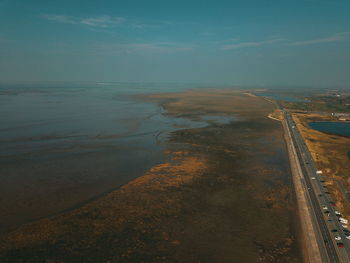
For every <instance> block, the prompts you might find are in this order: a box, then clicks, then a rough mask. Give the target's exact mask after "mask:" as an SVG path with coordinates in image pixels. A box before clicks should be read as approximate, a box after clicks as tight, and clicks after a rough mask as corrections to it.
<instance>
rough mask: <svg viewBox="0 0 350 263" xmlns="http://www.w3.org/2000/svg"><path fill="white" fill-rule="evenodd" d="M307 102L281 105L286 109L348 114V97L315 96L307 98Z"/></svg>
mask: <svg viewBox="0 0 350 263" xmlns="http://www.w3.org/2000/svg"><path fill="white" fill-rule="evenodd" d="M308 100H309V101H308V102H287V101H281V102H280V103H281V105H282V106H283V107H285V108H288V109H293V110H301V111H319V112H343V113H344V112H349V113H350V98H349V97H334V96H315V97H309V98H308Z"/></svg>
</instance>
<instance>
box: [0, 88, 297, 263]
mask: <svg viewBox="0 0 350 263" xmlns="http://www.w3.org/2000/svg"><path fill="white" fill-rule="evenodd" d="M134 99H135V100H137V101H143V102H148V103H154V104H156V105H159V106H160V107H161V108H162V115H163V116H165V117H166V118H169V119H171V118H174V119H185V120H188V121H193V122H197V123H200V124H201V125H198V127H188V126H187V127H186V125H179V126H178V128H177V129H175V130H174V131H172V132H169V133H163V134H162V133H161V132H160V133H157V135H156V137H162V136H163V137H162V139H163V140H162V145H163V147H164V150H163V154H164V155H165V156H166V158H163V159H162V161H161V162H159V163H157V164H155V165H153V166H152V167H151V168H149V169H148V170H147V171H146V172H145V173H143V174H139V176H138V177H137V178H136V179H134V180H131V181H130V182H129V183H127V184H125V185H123V186H122V187H120V188H118V189H115V190H113V191H111V192H109V193H108V194H105V195H103V196H101V197H100V198H98V199H97V200H94V201H91V202H89V203H87V204H85V205H83V206H81V207H78V208H76V209H73V210H70V211H67V212H65V213H61V214H59V215H56V216H51V217H47V218H43V219H41V220H37V221H34V222H32V223H28V224H25V225H22V226H20V227H18V228H17V229H16V230H14V231H11V232H8V233H6V234H3V235H2V236H1V237H0V261H1V262H240V263H244V262H301V261H302V259H301V258H300V253H299V248H298V242H297V240H296V230H295V229H296V227H295V222H294V220H295V219H294V210H295V204H294V202H293V190H292V185H291V177H290V171H289V162H288V157H287V153H286V149H285V144H284V141H283V133H282V132H283V131H282V127H281V125H280V123H279V122H277V121H274V120H271V119H269V118H267V116H268V114H269V113H271V112H272V111H273V110H274V108H273V105H272V104H271V103H269V102H268V101H266V100H264V99H263V98H258V97H252V96H247V95H246V94H244V92H242V91H237V90H230V89H222V90H220V89H207V90H192V91H183V92H174V93H157V94H147V95H142V96H141V95H136V96H135V97H134ZM202 123H206V125H202ZM129 157H130V160H129V161H130V162H131V163H132V160H133V158H137V157H135V156H129Z"/></svg>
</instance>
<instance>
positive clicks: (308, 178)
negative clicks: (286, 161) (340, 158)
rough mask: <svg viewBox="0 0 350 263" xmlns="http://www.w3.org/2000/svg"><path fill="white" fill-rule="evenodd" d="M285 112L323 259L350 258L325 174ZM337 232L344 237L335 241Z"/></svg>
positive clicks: (347, 241)
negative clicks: (325, 180) (340, 244)
mask: <svg viewBox="0 0 350 263" xmlns="http://www.w3.org/2000/svg"><path fill="white" fill-rule="evenodd" d="M284 115H285V120H286V123H287V125H288V128H289V131H290V134H291V137H292V138H291V139H292V140H293V143H294V145H295V148H296V149H295V150H296V152H297V155H298V156H297V157H298V159H299V163H300V166H301V169H302V172H303V175H304V183H305V187H306V189H307V193H308V197H309V201H310V202H309V203H310V208H311V209H312V211H313V213H311V214H312V215H313V221H314V225H315V229H316V230H315V231H317V232H318V233H316V236H317V239H318V240H316V242H317V243H318V246H319V248H320V250H321V257H322V262H344V263H345V262H350V256H349V255H350V240H349V239H347V238H346V237H345V234H344V231H348V230H347V229H346V228H344V227H342V224H340V223H339V221H338V216H337V215H336V214H335V211H336V207H335V206H333V205H332V202H333V200H332V197H331V195H330V194H329V193H328V191H327V188H326V186H325V185H324V181H323V177H322V175H319V174H317V173H316V172H317V167H316V165H315V163H314V161H313V159H312V157H311V154H310V152H309V150H308V148H307V146H306V145H305V142H304V140H303V138H302V136H301V134H300V133H299V131H298V129H297V127H296V125H295V123H294V121H293V120H292V118H291V116H290V114H289V113H288V112H286V111H284ZM324 207H327V208H324ZM326 211H328V212H329V213H328V214H327V213H326ZM349 233H350V232H349ZM336 236H340V238H341V240H339V241H336V240H335V237H336ZM339 242H341V243H343V244H344V247H343V248H340V247H338V245H337V243H339Z"/></svg>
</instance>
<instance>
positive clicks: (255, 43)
mask: <svg viewBox="0 0 350 263" xmlns="http://www.w3.org/2000/svg"><path fill="white" fill-rule="evenodd" d="M231 41H232V42H234V41H236V39H231V40H226V42H231ZM282 41H286V39H284V38H273V39H268V40H262V41H251V42H238V43H233V44H226V45H223V46H222V47H221V49H222V50H231V49H237V48H247V47H259V46H263V45H268V44H273V43H276V42H282Z"/></svg>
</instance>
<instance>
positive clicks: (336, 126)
mask: <svg viewBox="0 0 350 263" xmlns="http://www.w3.org/2000/svg"><path fill="white" fill-rule="evenodd" d="M309 126H310V127H311V128H312V129H314V130H317V131H321V132H326V133H332V134H337V135H343V136H350V123H349V122H328V121H324V122H309Z"/></svg>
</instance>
